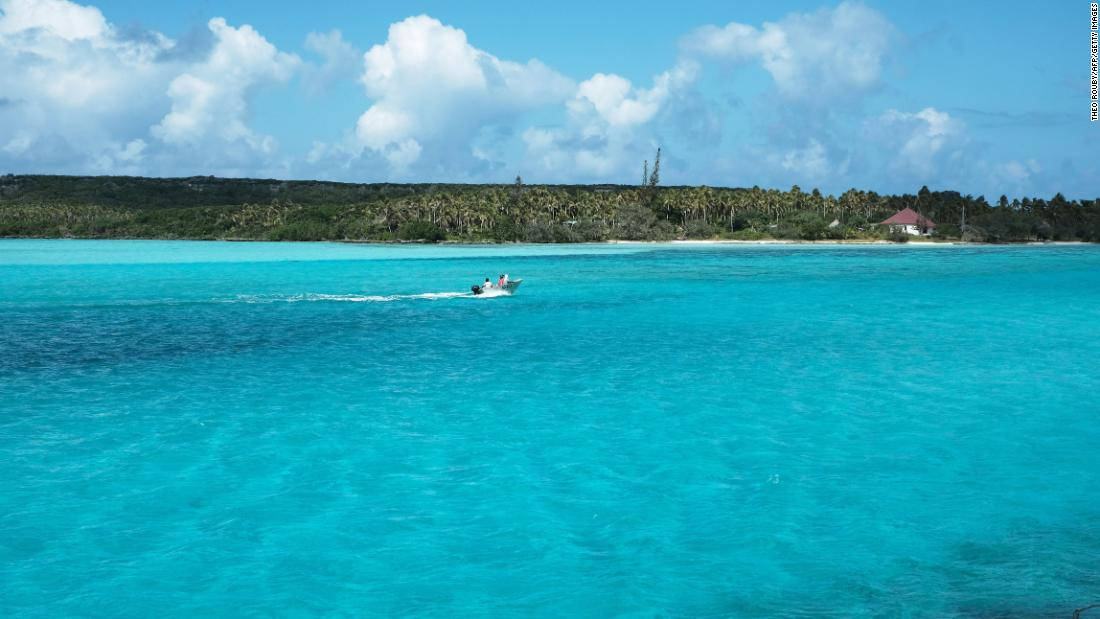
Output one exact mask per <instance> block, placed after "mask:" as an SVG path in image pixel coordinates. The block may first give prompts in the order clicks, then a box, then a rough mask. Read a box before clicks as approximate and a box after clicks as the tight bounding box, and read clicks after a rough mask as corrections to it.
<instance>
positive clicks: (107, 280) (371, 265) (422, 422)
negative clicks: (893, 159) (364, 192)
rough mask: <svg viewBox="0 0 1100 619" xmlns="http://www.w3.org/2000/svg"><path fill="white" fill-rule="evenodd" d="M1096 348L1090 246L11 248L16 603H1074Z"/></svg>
mask: <svg viewBox="0 0 1100 619" xmlns="http://www.w3.org/2000/svg"><path fill="white" fill-rule="evenodd" d="M500 272H507V273H509V274H510V275H511V276H512V277H522V278H524V279H525V280H526V281H525V284H524V285H523V287H521V288H520V290H519V292H518V294H516V295H515V296H514V297H507V298H494V299H478V298H472V297H469V296H465V295H458V294H446V293H464V292H465V291H467V290H468V289H469V286H470V285H471V284H473V283H476V282H477V281H480V280H482V279H484V278H485V277H488V276H495V275H497V274H499V273H500ZM1097 359H1100V247H1097V246H1088V245H1084V246H1017V247H1007V246H956V247H940V246H935V247H905V246H870V245H869V246H860V245H837V246H828V245H813V246H791V245H774V246H772V245H767V246H755V245H754V246H741V245H718V244H615V245H538V246H531V245H496V246H465V247H463V246H392V245H390V246H380V245H352V244H328V243H300V244H299V243H225V242H171V241H62V240H56V241H48V240H0V479H3V480H5V482H4V484H5V486H4V491H3V492H2V493H0V580H2V582H4V586H3V587H2V588H0V614H3V615H11V614H31V615H41V616H45V615H50V616H57V615H97V614H112V615H142V616H146V615H166V616H193V615H196V614H203V615H234V616H235V615H240V614H276V613H277V614H321V613H326V614H331V613H337V614H354V615H360V614H384V615H396V614H401V615H429V616H454V615H487V614H489V615H554V616H560V615H566V614H569V615H581V616H605V615H612V614H637V615H646V616H651V615H676V616H682V615H690V616H699V615H704V616H716V615H717V616H726V615H734V616H744V615H749V616H751V615H792V614H793V615H797V614H834V615H843V616H852V615H890V616H894V615H908V616H953V615H966V616H973V615H1043V614H1057V615H1069V614H1071V613H1072V611H1073V609H1074V608H1079V607H1083V606H1085V605H1087V604H1089V603H1094V602H1097V601H1100V568H1098V567H1097V565H1096V563H1095V561H1094V560H1093V557H1096V556H1100V505H1098V503H1097V501H1096V497H1097V496H1100V452H1098V451H1097V450H1096V445H1098V444H1100V424H1097V423H1096V420H1097V414H1098V413H1100V405H1098V404H1097V401H1098V399H1097V397H1096V396H1097V393H1100V375H1098V373H1097V372H1096V360H1097Z"/></svg>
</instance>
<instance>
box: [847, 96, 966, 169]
mask: <svg viewBox="0 0 1100 619" xmlns="http://www.w3.org/2000/svg"><path fill="white" fill-rule="evenodd" d="M869 129H870V133H871V134H872V137H873V138H874V139H876V140H877V141H879V142H880V143H882V144H884V145H885V146H886V147H887V148H889V149H890V150H893V151H895V152H896V154H895V156H894V158H893V160H892V164H891V165H892V168H893V169H894V170H895V171H897V172H899V173H903V174H906V175H911V176H913V177H915V178H918V179H922V181H923V179H930V178H933V177H935V176H938V175H941V174H942V173H944V172H946V169H945V166H946V165H948V164H949V163H950V162H953V161H957V160H959V159H961V158H962V148H963V147H964V146H965V145H966V142H967V135H966V126H965V124H963V122H962V121H960V120H957V119H955V118H953V117H952V116H951V115H950V114H948V113H947V112H941V111H939V110H937V109H935V108H932V107H926V108H924V109H922V110H920V111H919V112H900V111H898V110H895V109H890V110H887V111H886V112H884V113H883V114H881V115H880V116H878V117H877V118H874V119H872V120H871V121H870V122H869Z"/></svg>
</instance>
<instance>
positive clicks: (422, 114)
mask: <svg viewBox="0 0 1100 619" xmlns="http://www.w3.org/2000/svg"><path fill="white" fill-rule="evenodd" d="M361 82H362V84H363V87H364V89H365V92H366V94H367V96H368V97H370V98H371V99H372V100H373V104H372V105H371V106H370V107H369V108H368V109H367V110H366V111H364V112H363V114H362V115H361V116H360V117H359V120H358V121H357V123H356V126H355V130H354V134H353V136H352V139H351V140H350V143H349V144H345V145H343V146H332V147H325V146H324V145H320V146H319V147H315V151H314V152H315V157H319V156H321V155H320V154H319V153H322V152H324V151H326V150H327V151H328V152H345V153H349V152H350V154H351V155H352V156H359V155H360V154H362V153H363V152H364V151H369V153H368V154H371V155H377V156H382V157H383V158H384V159H385V160H386V161H388V162H389V164H390V165H391V166H392V168H393V169H394V170H395V171H398V172H400V171H404V170H408V169H409V168H410V167H411V166H413V165H414V164H416V165H418V166H419V167H420V168H421V169H430V170H434V171H436V173H439V172H440V171H444V170H449V173H451V174H455V173H460V171H461V169H462V166H463V161H464V160H468V159H470V158H471V157H472V156H474V153H473V148H472V146H471V145H472V142H473V141H474V140H475V138H476V137H477V135H478V134H479V133H480V132H482V131H483V130H484V128H486V127H488V126H492V125H496V124H504V123H508V122H509V121H511V120H513V119H515V118H516V117H518V116H519V115H521V114H523V113H525V112H527V111H531V110H534V109H536V108H539V107H543V106H547V105H552V104H556V103H560V102H561V101H564V100H565V99H566V98H567V97H568V96H569V95H570V94H572V92H573V90H574V85H573V82H572V81H571V80H569V79H568V78H566V77H565V76H563V75H561V74H559V73H557V72H556V71H554V70H552V69H550V68H549V67H547V66H546V65H544V64H543V63H541V62H539V61H538V60H529V61H528V62H526V63H519V62H514V61H510V60H502V59H500V58H497V57H496V56H493V55H492V54H489V53H488V52H485V51H482V50H480V49H478V48H476V47H474V46H473V45H471V44H470V43H469V41H468V40H467V38H466V33H465V32H463V31H462V30H460V29H458V28H454V27H452V26H448V25H445V24H443V23H441V22H440V21H439V20H436V19H433V18H431V17H428V16H426V15H419V16H416V17H410V18H408V19H405V20H403V21H400V22H397V23H395V24H392V25H391V26H390V28H389V33H388V37H387V39H386V41H385V42H384V43H381V44H378V45H375V46H373V47H371V48H370V49H369V50H368V51H367V52H366V53H365V54H364V55H363V73H362V77H361Z"/></svg>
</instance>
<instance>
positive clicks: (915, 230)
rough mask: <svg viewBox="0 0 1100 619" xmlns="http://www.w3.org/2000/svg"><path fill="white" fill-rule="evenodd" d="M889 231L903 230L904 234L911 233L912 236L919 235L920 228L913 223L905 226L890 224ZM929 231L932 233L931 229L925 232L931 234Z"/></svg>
mask: <svg viewBox="0 0 1100 619" xmlns="http://www.w3.org/2000/svg"><path fill="white" fill-rule="evenodd" d="M890 231H891V232H904V233H906V234H911V235H913V236H920V235H921V232H920V228H918V227H917V226H915V225H905V226H900V225H892V226H890ZM931 233H932V230H929V231H928V233H927V234H931Z"/></svg>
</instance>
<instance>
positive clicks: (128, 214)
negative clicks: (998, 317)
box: [0, 165, 1100, 243]
mask: <svg viewBox="0 0 1100 619" xmlns="http://www.w3.org/2000/svg"><path fill="white" fill-rule="evenodd" d="M643 179H644V183H642V184H639V185H606V184H605V185H528V184H525V183H524V182H523V180H522V178H520V177H519V176H517V177H516V179H515V181H514V182H513V183H510V184H496V185H493V184H446V183H416V184H399V183H363V184H360V183H339V182H328V181H288V180H275V179H249V178H218V177H213V176H199V177H188V178H145V177H131V176H46V175H12V174H8V175H6V176H0V237H9V238H11V237H17V238H85V239H205V240H264V241H364V242H400V241H405V242H417V241H419V242H441V241H449V242H460V243H504V242H527V243H583V242H602V241H607V240H630V241H669V240H678V239H680V240H688V239H697V240H731V241H768V240H787V241H893V242H906V241H909V240H910V239H915V238H920V239H922V240H927V241H963V242H973V243H1020V242H1044V241H1084V242H1100V199H1091V200H1088V199H1067V198H1065V197H1064V196H1063V195H1062V194H1060V193H1059V194H1056V195H1055V196H1053V197H1052V198H1050V199H1044V198H1029V197H1024V198H1016V199H1011V200H1010V199H1009V198H1008V197H1007V196H1003V195H1002V196H1000V198H999V199H997V200H996V201H995V202H994V203H990V202H988V201H987V200H986V199H985V197H984V196H977V197H974V196H972V195H964V194H961V193H959V192H957V191H946V190H945V191H931V190H929V189H928V187H921V188H920V190H919V191H917V192H916V193H915V194H902V195H881V194H878V193H875V192H874V191H863V190H859V189H849V190H848V191H845V192H844V193H842V194H841V195H839V196H833V195H826V194H822V193H821V192H820V191H818V190H817V189H812V190H811V191H808V192H807V191H803V190H802V189H801V188H799V187H798V186H797V185H796V186H793V187H791V188H790V189H789V190H786V191H781V190H777V189H762V188H760V187H751V188H730V187H707V186H699V187H690V186H661V185H660V184H659V180H660V179H659V171H658V167H657V166H656V165H655V166H654V169H653V171H652V172H648V173H647V174H646V175H644V176H643ZM910 213H911V214H912V215H909V214H910ZM899 215H903V216H906V217H910V219H912V221H911V222H909V225H905V224H902V225H897V222H896V221H895V222H894V223H891V219H890V218H892V217H895V216H899ZM929 224H931V225H929Z"/></svg>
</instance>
